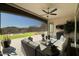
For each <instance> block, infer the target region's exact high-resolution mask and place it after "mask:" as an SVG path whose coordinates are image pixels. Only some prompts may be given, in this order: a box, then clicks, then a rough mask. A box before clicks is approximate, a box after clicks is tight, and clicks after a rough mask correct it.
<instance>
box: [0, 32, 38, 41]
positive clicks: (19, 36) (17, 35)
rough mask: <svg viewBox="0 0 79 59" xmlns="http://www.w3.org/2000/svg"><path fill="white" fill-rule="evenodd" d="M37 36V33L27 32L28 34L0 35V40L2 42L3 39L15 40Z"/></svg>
mask: <svg viewBox="0 0 79 59" xmlns="http://www.w3.org/2000/svg"><path fill="white" fill-rule="evenodd" d="M35 34H37V32H28V33H20V34H6V35H0V40H3V39H5V38H7V37H8V38H10V39H17V38H23V37H30V36H33V35H35Z"/></svg>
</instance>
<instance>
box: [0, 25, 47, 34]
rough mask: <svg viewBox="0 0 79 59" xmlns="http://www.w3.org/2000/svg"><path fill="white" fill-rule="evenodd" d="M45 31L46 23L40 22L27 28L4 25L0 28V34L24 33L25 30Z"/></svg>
mask: <svg viewBox="0 0 79 59" xmlns="http://www.w3.org/2000/svg"><path fill="white" fill-rule="evenodd" d="M39 31H47V24H42V25H41V26H40V27H34V26H32V27H28V28H18V27H5V28H1V30H0V33H2V34H12V33H25V32H39Z"/></svg>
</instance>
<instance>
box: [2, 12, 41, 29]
mask: <svg viewBox="0 0 79 59" xmlns="http://www.w3.org/2000/svg"><path fill="white" fill-rule="evenodd" d="M41 24H42V22H40V21H38V20H35V19H32V18H29V17H24V16H20V15H15V14H10V13H4V12H1V28H3V27H11V26H13V27H19V28H24V27H29V26H36V27H37V26H40V25H41Z"/></svg>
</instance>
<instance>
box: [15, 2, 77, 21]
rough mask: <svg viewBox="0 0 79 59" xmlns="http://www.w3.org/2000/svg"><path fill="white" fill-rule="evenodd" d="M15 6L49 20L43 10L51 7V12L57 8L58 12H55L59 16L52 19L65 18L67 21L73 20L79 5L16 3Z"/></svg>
mask: <svg viewBox="0 0 79 59" xmlns="http://www.w3.org/2000/svg"><path fill="white" fill-rule="evenodd" d="M14 5H17V6H19V7H21V8H23V9H24V10H25V11H26V12H27V11H29V12H30V13H32V14H34V15H37V16H38V17H39V16H40V17H42V18H47V17H46V15H44V14H45V13H44V12H43V11H42V9H46V8H48V7H49V8H50V10H52V9H54V8H57V9H58V10H57V11H55V13H56V14H57V15H52V16H51V15H50V19H51V20H53V21H54V20H60V19H63V20H64V19H65V18H66V19H67V20H71V19H73V16H74V15H75V12H76V7H77V4H75V3H14ZM51 20H50V21H51Z"/></svg>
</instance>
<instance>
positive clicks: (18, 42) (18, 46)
mask: <svg viewBox="0 0 79 59" xmlns="http://www.w3.org/2000/svg"><path fill="white" fill-rule="evenodd" d="M32 37H33V39H34V40H33V41H37V42H38V40H37V39H39V40H41V36H40V35H34V36H32ZM26 38H27V37H26ZM23 39H24V38H18V39H13V40H12V41H11V46H13V47H15V48H16V53H17V55H18V56H24V54H23V53H22V50H21V40H23Z"/></svg>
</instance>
